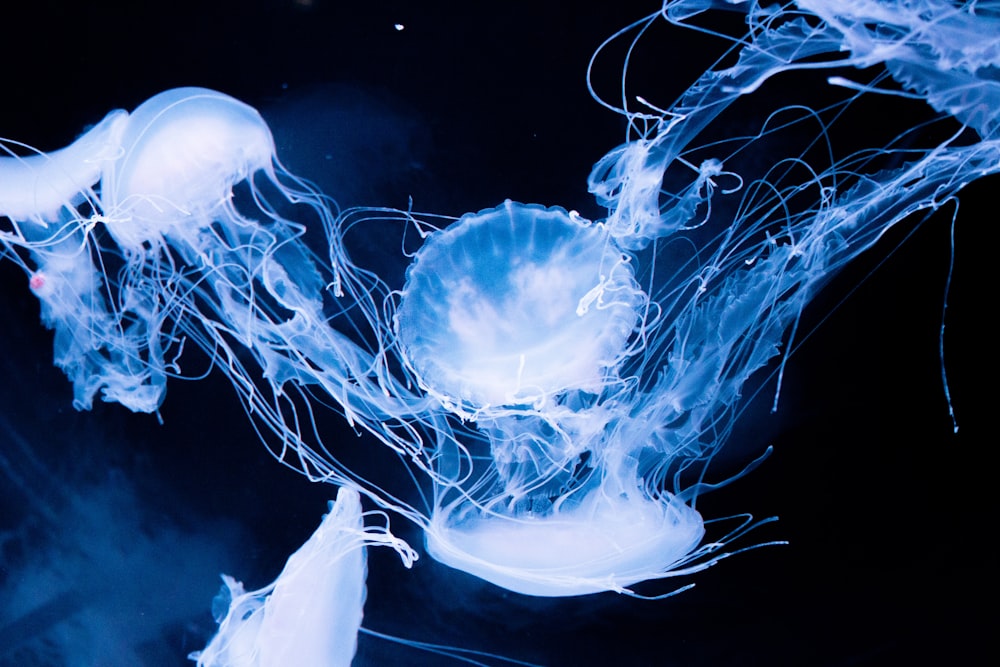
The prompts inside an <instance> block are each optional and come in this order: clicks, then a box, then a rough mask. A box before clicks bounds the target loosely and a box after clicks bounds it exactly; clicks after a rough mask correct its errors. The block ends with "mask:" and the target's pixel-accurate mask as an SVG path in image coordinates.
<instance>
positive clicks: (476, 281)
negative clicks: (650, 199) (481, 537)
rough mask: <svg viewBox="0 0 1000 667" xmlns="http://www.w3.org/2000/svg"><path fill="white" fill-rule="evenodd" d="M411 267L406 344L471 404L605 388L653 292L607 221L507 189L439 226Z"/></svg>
mask: <svg viewBox="0 0 1000 667" xmlns="http://www.w3.org/2000/svg"><path fill="white" fill-rule="evenodd" d="M406 275H407V279H406V286H405V288H404V289H403V293H402V296H401V299H400V303H399V309H398V311H397V313H396V317H395V322H394V325H395V330H396V332H397V335H398V336H399V340H400V344H401V346H402V351H403V355H404V357H405V359H406V361H407V363H408V364H409V366H410V367H411V368H412V369H413V371H414V373H415V375H416V376H417V378H418V381H419V382H420V384H421V385H422V386H423V387H424V388H426V390H427V391H428V392H430V393H431V394H433V395H434V396H436V397H438V398H439V399H440V400H441V401H442V402H443V403H444V404H445V405H449V406H454V407H455V408H456V409H461V408H462V407H464V408H466V409H469V410H471V411H472V412H473V413H482V412H489V410H490V409H491V408H501V407H502V406H515V405H525V404H529V405H534V406H541V405H542V404H543V403H545V402H546V401H547V400H551V398H552V397H553V396H554V395H557V394H559V393H562V392H566V391H569V390H580V391H587V392H595V393H596V392H600V390H601V387H602V386H603V385H604V384H606V383H607V382H609V381H613V378H614V375H615V371H616V369H617V368H618V366H619V365H620V364H621V362H622V360H623V359H624V357H625V356H626V350H627V343H628V341H629V338H630V337H631V336H632V334H633V331H634V329H635V326H636V323H637V321H638V319H639V315H638V312H639V310H640V309H641V307H642V305H643V304H644V302H645V295H644V294H643V292H642V290H641V289H640V288H639V286H638V285H637V284H636V282H635V280H634V279H633V276H632V268H631V265H630V263H629V258H628V257H627V256H625V255H624V254H623V253H622V251H621V250H619V249H618V248H617V247H616V246H615V244H614V242H613V241H612V240H611V238H610V237H609V236H608V235H607V234H606V233H605V231H604V228H603V227H602V226H601V225H595V224H592V223H590V222H588V221H585V220H583V219H582V218H580V217H579V216H578V215H575V214H570V213H567V212H566V211H565V210H564V209H561V208H544V207H542V206H539V205H534V204H518V203H514V202H511V201H509V200H508V201H507V202H505V203H503V204H501V205H500V206H498V207H496V208H493V209H487V210H484V211H480V212H479V213H476V214H469V215H466V216H464V217H463V218H461V219H460V220H459V221H458V222H456V223H455V224H453V225H451V226H450V227H448V228H447V229H445V230H444V231H441V232H437V233H435V234H433V235H432V236H431V237H430V238H429V239H428V241H427V242H426V244H425V245H424V246H423V248H421V249H420V251H419V252H418V253H417V256H416V257H415V259H414V262H413V264H412V265H411V266H410V267H409V269H408V270H407V274H406ZM459 406H461V407H459Z"/></svg>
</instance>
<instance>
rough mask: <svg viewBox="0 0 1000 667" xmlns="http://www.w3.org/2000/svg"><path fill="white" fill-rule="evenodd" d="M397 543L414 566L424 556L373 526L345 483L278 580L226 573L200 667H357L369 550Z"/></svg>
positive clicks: (197, 658) (405, 559)
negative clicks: (246, 585)
mask: <svg viewBox="0 0 1000 667" xmlns="http://www.w3.org/2000/svg"><path fill="white" fill-rule="evenodd" d="M371 545H383V546H390V547H392V548H393V549H395V550H396V551H397V553H399V554H400V557H401V558H402V559H403V562H404V564H406V566H407V567H410V565H411V564H412V563H413V560H414V559H416V554H415V553H414V552H413V551H412V550H410V548H409V547H408V546H407V545H406V544H405V543H404V542H402V541H401V540H398V539H396V538H395V537H393V536H392V534H391V533H389V532H388V531H387V530H378V529H368V530H366V529H365V526H364V518H363V515H362V513H361V499H360V497H359V496H358V493H357V491H354V490H352V489H347V488H341V489H340V490H339V491H338V492H337V500H336V502H333V501H331V502H330V511H329V512H328V513H327V515H326V516H325V517H323V522H322V523H321V524H320V526H319V528H318V529H316V532H315V533H313V535H312V536H311V537H310V538H309V539H308V540H307V541H306V542H305V544H303V545H302V546H301V547H300V548H299V549H298V551H296V552H295V553H293V554H292V555H291V556H289V557H288V561H287V563H286V564H285V567H284V569H283V570H282V571H281V574H280V575H278V578H277V579H276V580H275V581H274V582H273V583H271V584H269V585H268V586H265V587H264V588H262V589H260V590H256V591H250V592H246V591H244V589H243V584H242V583H240V582H238V581H236V580H235V579H233V578H232V577H229V576H225V575H224V576H223V581H224V584H225V585H224V586H223V589H222V591H221V592H220V593H219V597H218V598H217V599H216V606H217V607H225V610H224V612H223V610H222V609H220V610H219V611H220V613H219V615H218V619H217V620H218V622H219V632H218V633H217V634H216V635H215V637H213V638H212V640H211V642H209V644H208V646H206V647H205V649H204V650H202V651H198V652H195V653H192V654H191V656H190V657H191V659H192V660H195V661H196V662H197V663H198V665H199V667H209V666H212V665H219V666H225V667H251V666H255V667H269V666H272V665H273V666H280V665H317V666H318V665H330V666H331V667H334V666H338V665H344V666H347V665H350V664H351V660H352V659H353V658H354V653H355V651H356V649H357V635H358V630H359V628H360V627H361V619H362V617H363V616H364V603H365V576H366V553H365V548H366V547H367V546H371Z"/></svg>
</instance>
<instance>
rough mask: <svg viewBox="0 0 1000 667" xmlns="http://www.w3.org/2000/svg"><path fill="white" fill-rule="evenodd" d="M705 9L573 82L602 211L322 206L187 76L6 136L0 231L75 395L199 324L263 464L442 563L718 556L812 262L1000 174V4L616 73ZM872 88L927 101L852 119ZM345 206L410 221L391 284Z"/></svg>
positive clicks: (831, 5)
mask: <svg viewBox="0 0 1000 667" xmlns="http://www.w3.org/2000/svg"><path fill="white" fill-rule="evenodd" d="M717 4H718V3H713V2H705V1H704V0H673V1H668V2H666V3H664V4H663V6H662V8H661V10H660V11H659V12H657V13H656V14H654V15H652V16H649V17H647V18H646V19H643V20H641V21H638V22H636V23H635V24H633V25H632V26H630V27H628V28H626V29H624V30H622V31H620V32H618V33H616V34H615V35H613V36H612V37H611V38H609V40H608V41H607V42H606V43H605V45H603V46H602V47H601V48H600V49H599V50H598V51H597V53H596V54H595V56H594V61H593V63H592V71H595V69H596V68H597V67H598V66H599V65H600V63H601V62H602V61H603V59H604V58H605V53H606V52H608V51H610V50H611V49H610V47H612V46H615V47H617V46H619V45H624V47H625V52H626V53H627V56H626V60H625V65H624V67H623V69H622V72H621V75H620V76H619V77H618V78H619V79H620V81H621V88H620V96H621V97H620V99H616V100H613V101H608V100H607V99H605V96H603V95H602V94H601V93H600V92H599V90H598V85H597V84H596V83H592V84H591V92H592V94H593V95H594V97H595V99H597V101H598V102H600V103H601V104H604V105H605V106H607V107H608V108H610V109H611V110H613V111H614V112H615V113H618V114H620V115H621V117H622V118H623V119H624V120H625V122H626V125H627V136H626V140H625V142H624V143H623V144H621V145H620V146H618V147H616V148H614V149H612V150H611V151H609V152H608V153H607V154H606V155H605V156H604V157H602V158H601V159H599V160H598V161H597V163H596V164H595V165H594V167H593V170H592V172H591V175H590V178H589V181H588V186H589V191H590V193H591V194H592V195H593V196H594V198H595V200H596V201H597V203H598V204H599V205H600V206H601V207H603V209H604V211H605V212H606V215H603V217H597V216H595V218H596V219H594V220H587V219H585V218H584V217H583V216H581V215H580V214H578V213H575V212H573V211H568V210H565V209H563V208H558V207H546V206H541V205H537V204H519V203H514V202H505V203H503V204H501V205H499V206H497V207H495V208H491V209H487V210H484V211H481V212H479V213H472V214H468V215H465V216H462V217H460V218H459V219H458V220H457V221H451V220H450V219H446V218H442V217H438V216H434V215H424V214H420V213H418V212H415V211H412V210H407V211H396V210H390V209H379V208H368V209H351V210H346V211H343V212H338V211H337V208H336V206H335V205H334V204H333V202H332V201H330V200H329V198H327V197H326V196H324V195H323V194H322V193H320V192H319V191H318V189H317V188H315V187H314V186H312V185H311V184H310V183H308V182H306V181H305V180H303V179H301V178H298V177H296V176H294V175H293V174H291V173H289V172H288V170H286V169H284V168H283V167H282V166H281V163H280V161H279V160H278V158H277V157H276V156H275V150H274V144H273V140H272V139H271V135H270V132H269V129H268V128H267V126H266V124H265V123H264V122H263V120H262V119H261V118H260V116H259V115H258V114H257V113H256V112H255V111H254V110H253V109H252V108H250V107H248V106H247V105H245V104H243V103H241V102H238V101H236V100H234V99H233V98H230V97H228V96H226V95H223V94H221V93H216V92H213V91H208V90H204V89H192V88H184V89H176V90H171V91H168V92H166V93H162V94H161V95H158V96H156V97H154V98H152V99H150V100H149V101H148V102H146V103H145V104H143V105H141V106H140V107H139V108H138V109H136V110H135V111H134V112H133V113H131V114H126V113H125V112H113V113H112V114H111V115H109V116H108V117H107V118H106V119H105V121H104V122H102V123H101V124H99V125H98V126H96V127H95V128H94V129H92V130H91V131H90V132H89V133H87V134H85V135H84V136H83V137H82V138H81V139H80V140H78V141H77V142H76V143H74V144H73V145H72V146H70V147H69V148H67V149H66V150H64V151H60V152H57V153H53V154H50V155H42V154H37V155H29V156H24V155H21V153H23V152H24V151H23V150H19V151H15V150H13V149H14V148H16V147H15V146H13V145H11V146H10V148H9V149H8V151H9V152H10V156H9V157H4V158H0V182H2V183H5V185H0V214H2V215H4V216H6V217H7V218H9V219H10V221H11V223H10V225H9V226H8V227H5V228H4V229H3V230H0V234H2V235H0V239H2V241H3V243H4V245H5V247H6V249H7V253H6V254H7V255H8V256H10V257H11V258H12V259H13V260H14V261H16V262H18V263H20V264H21V266H22V267H23V268H24V269H25V271H26V272H27V273H28V275H29V284H30V285H31V287H32V289H33V290H34V291H35V293H36V294H37V295H38V296H39V298H40V299H41V300H42V302H43V318H44V319H45V321H46V323H47V324H48V325H49V326H50V327H52V328H54V329H55V330H56V360H57V363H58V364H59V365H60V366H61V367H62V368H63V369H64V370H65V371H66V373H67V374H68V375H69V377H70V378H71V380H72V381H73V382H74V385H75V387H76V396H77V399H76V404H77V406H78V407H87V406H88V405H90V402H91V400H92V398H93V396H94V395H96V392H98V391H101V392H102V395H103V397H104V398H105V399H106V400H110V401H117V402H120V403H123V404H124V405H126V406H127V407H130V408H132V409H134V410H141V411H155V410H156V409H157V408H158V406H159V405H160V403H161V401H162V400H163V396H164V394H163V392H164V387H165V382H166V379H167V378H169V377H171V376H183V377H199V376H201V375H203V374H204V373H205V372H207V370H206V369H198V370H197V371H196V372H192V371H190V370H185V371H182V369H181V361H182V360H181V353H182V352H183V349H184V347H185V346H186V345H195V346H197V347H199V348H201V349H202V350H204V351H205V352H206V353H207V354H208V356H209V358H210V359H211V360H212V361H211V363H212V365H213V366H214V367H215V368H217V369H219V370H221V371H222V372H223V373H225V374H226V375H227V376H228V378H229V379H230V380H231V382H232V384H233V385H234V387H235V389H236V391H237V392H238V394H239V396H240V397H241V399H242V400H243V402H244V405H245V407H246V411H247V414H248V417H249V418H250V419H251V420H253V422H254V424H255V426H256V428H257V429H258V432H259V433H260V434H261V436H262V438H263V439H264V440H265V442H266V443H267V445H268V447H269V448H270V450H271V452H272V453H273V454H274V456H275V457H276V458H277V459H279V460H280V461H282V462H283V463H285V464H286V465H289V466H291V467H293V468H295V469H297V470H299V471H301V472H302V473H304V474H305V475H307V476H308V477H309V478H310V479H312V480H319V481H329V482H334V483H337V484H342V485H345V486H348V487H351V488H355V489H358V490H360V491H361V492H363V493H365V494H366V495H367V496H369V497H370V498H371V499H372V500H374V501H375V502H377V503H379V504H380V505H382V506H383V507H385V508H387V509H389V510H392V511H395V512H399V513H401V514H402V515H404V516H406V517H407V518H409V519H410V520H412V521H414V522H415V523H416V524H418V525H419V526H420V527H421V528H423V529H424V531H425V532H426V543H427V549H428V551H429V552H430V553H431V554H432V555H433V556H434V557H435V558H437V559H438V560H440V561H442V562H444V563H446V564H448V565H451V566H453V567H455V568H458V569H461V570H464V571H466V572H469V573H471V574H474V575H476V576H479V577H481V578H483V579H486V580H488V581H491V582H493V583H495V584H497V585H500V586H503V587H505V588H508V589H510V590H514V591H518V592H521V593H526V594H530V595H536V596H572V595H581V594H587V593H593V592H597V591H606V590H611V591H618V592H625V593H632V592H633V591H632V588H631V587H633V586H634V585H635V584H637V583H639V582H642V581H646V580H651V579H658V578H665V577H673V576H677V575H680V574H686V573H691V572H695V571H698V570H701V569H704V568H706V567H709V566H711V565H713V564H715V563H717V562H718V561H719V560H720V559H721V558H723V557H725V556H726V555H727V554H729V553H732V552H733V549H734V548H736V547H733V546H732V543H733V541H734V540H736V539H737V538H738V537H740V536H741V535H743V534H745V533H746V532H747V531H748V530H750V529H751V528H752V527H753V526H754V525H756V524H755V523H754V521H753V519H752V518H750V517H748V516H737V517H731V518H730V520H728V521H724V520H716V519H710V520H708V521H706V520H705V519H703V517H702V516H701V514H700V512H699V511H698V509H697V500H698V497H699V496H700V494H702V493H703V492H705V491H707V490H711V489H713V488H716V487H718V486H720V485H721V484H724V483H726V482H727V481H731V480H733V479H736V478H738V477H740V476H741V474H742V473H743V472H744V471H745V470H748V469H749V468H751V467H753V466H754V465H755V464H756V463H757V462H758V461H759V460H760V458H758V459H756V460H754V461H751V462H750V463H749V464H748V465H747V467H746V468H745V469H744V470H743V471H741V470H737V471H736V472H729V473H726V474H722V475H721V476H717V473H716V468H714V467H713V465H712V464H713V463H714V462H715V460H716V459H717V458H718V456H719V454H720V452H721V451H722V449H723V447H724V445H725V444H726V442H727V439H728V437H729V435H730V433H731V431H732V429H733V425H734V423H735V420H736V419H737V418H738V416H739V414H740V411H741V409H742V400H741V399H743V394H744V391H745V389H746V387H747V386H748V385H747V383H748V381H750V380H751V378H754V377H755V376H757V375H758V374H760V373H761V372H766V369H767V368H769V367H772V368H775V367H776V368H775V372H776V373H777V375H778V376H779V378H780V373H781V368H782V364H783V363H784V360H785V359H787V356H788V354H789V350H790V349H791V348H792V346H793V344H794V341H795V336H796V334H797V323H798V321H799V318H800V316H801V313H802V311H803V309H804V308H805V306H806V304H807V303H809V301H810V300H811V299H812V298H813V297H814V296H815V294H816V293H817V292H818V291H819V290H820V289H821V288H822V287H823V285H824V284H825V283H826V282H827V281H828V280H829V279H830V278H831V276H833V275H834V274H836V273H837V271H839V270H840V269H841V268H842V267H844V266H845V265H846V264H847V263H848V262H850V261H851V260H852V259H854V258H856V257H857V256H858V255H859V254H861V253H863V252H865V251H866V250H867V249H869V248H871V247H872V246H873V244H874V243H875V242H876V241H877V240H878V239H879V237H880V236H882V235H883V234H885V232H886V231H887V230H889V229H890V228H892V227H893V226H894V225H896V224H897V223H899V222H900V221H902V220H904V219H908V218H910V217H911V216H912V215H914V214H917V213H920V212H922V211H924V212H929V211H933V210H935V209H938V208H940V207H942V206H944V205H945V204H946V203H948V202H949V201H952V200H953V198H954V196H955V194H956V193H957V192H958V191H959V190H960V189H961V188H962V187H963V186H964V185H965V184H967V183H969V182H970V181H972V180H974V179H976V178H980V177H982V176H985V175H987V174H991V173H995V172H996V171H997V170H998V165H1000V145H998V137H997V129H998V124H997V116H996V113H997V111H996V110H997V109H998V108H1000V87H998V85H997V80H996V72H997V68H998V66H1000V55H998V54H1000V48H998V43H997V39H998V38H997V37H996V35H998V34H1000V31H998V30H997V26H998V18H997V13H998V12H997V9H998V6H997V4H996V3H993V2H987V3H972V4H969V5H964V6H955V5H952V4H950V3H947V2H943V1H940V0H926V1H924V2H914V3H888V2H885V3H878V2H871V3H837V2H812V1H810V2H801V3H799V4H798V5H791V4H789V5H786V6H770V5H769V6H762V5H760V4H758V3H755V2H747V3H739V4H733V5H731V6H730V5H727V7H729V8H731V9H736V10H738V11H742V12H744V13H745V14H746V26H747V30H746V34H745V35H742V36H740V37H738V38H729V39H730V43H731V48H730V50H729V52H728V53H727V54H726V55H725V56H724V57H723V58H722V59H720V60H719V62H718V63H717V65H716V66H714V67H713V68H711V69H710V70H709V71H707V72H706V73H705V74H704V75H702V76H701V77H700V78H698V80H697V81H695V82H694V83H693V84H692V85H691V86H690V87H689V88H688V89H687V91H686V92H684V93H683V94H682V95H681V96H680V97H679V98H678V99H677V100H676V101H674V102H673V103H657V102H656V101H655V98H654V94H655V90H654V91H647V90H642V91H640V92H639V93H635V92H633V90H632V81H633V80H634V79H635V78H636V77H633V75H632V74H633V68H634V67H635V59H636V58H637V54H638V53H639V51H640V50H641V47H642V45H643V41H644V38H645V36H646V35H647V34H648V32H649V31H650V29H651V28H652V26H653V25H654V24H656V23H657V22H660V21H666V22H669V23H670V24H673V25H676V26H680V27H684V28H690V29H693V30H702V31H708V29H707V28H704V27H702V26H700V25H699V21H700V20H701V15H702V14H703V13H705V12H706V11H708V10H710V9H713V8H715V6H716V5H717ZM817 70H818V71H819V72H824V73H825V72H830V76H829V77H828V78H827V79H826V82H825V83H826V84H828V85H827V86H826V88H829V89H830V90H828V91H825V92H829V93H831V94H837V95H839V97H836V98H835V99H832V100H828V99H827V98H826V97H825V95H824V97H823V98H822V99H821V100H820V103H818V104H814V105H813V106H808V105H806V104H804V103H794V104H789V103H787V102H784V101H781V100H775V105H774V109H773V111H772V112H771V113H769V114H767V115H766V116H765V117H764V118H763V119H762V120H761V122H759V123H758V124H756V125H752V124H748V121H747V119H745V118H743V117H741V115H740V109H741V105H742V104H744V103H746V101H747V100H750V99H753V100H759V99H760V98H761V97H764V98H767V94H768V83H769V82H770V81H771V80H772V79H776V78H780V77H781V76H790V75H791V74H792V73H794V72H799V73H808V72H810V71H817ZM875 70H877V72H876V73H874V74H873V73H872V72H873V71H875ZM855 75H856V76H855ZM852 77H853V78H852ZM887 99H891V100H893V101H901V102H912V104H913V105H915V106H917V107H919V108H920V109H924V108H925V104H924V103H926V106H929V107H930V108H931V109H932V110H933V111H934V112H935V114H936V115H935V117H932V118H928V120H927V121H926V122H923V123H918V124H916V125H915V127H913V128H912V129H910V130H908V131H907V132H904V133H903V134H901V135H893V136H888V137H881V138H875V139H871V138H869V137H860V138H859V137H855V136H851V135H852V134H853V130H854V128H856V127H857V126H858V125H857V118H856V117H855V116H860V117H861V119H862V120H864V119H865V117H866V114H870V113H871V107H870V106H869V103H870V102H871V101H872V100H887ZM852 117H855V118H854V119H853V120H851V119H852ZM737 121H738V122H737ZM733 127H736V128H738V129H737V130H732V129H731V128H733ZM845 135H847V136H846V139H845ZM7 184H9V185H7ZM364 229H368V230H375V231H374V232H370V233H373V234H377V235H378V236H379V237H380V238H385V239H395V238H397V237H399V238H402V239H403V240H402V241H400V242H399V248H400V249H401V250H402V252H403V254H404V255H407V254H408V253H409V252H410V251H411V249H412V247H411V245H410V243H412V242H413V239H414V238H415V237H416V238H419V239H421V240H422V243H421V244H420V247H419V249H417V250H416V251H415V253H414V255H413V259H412V263H411V264H410V266H409V268H408V269H407V271H406V277H405V284H404V285H403V286H402V287H401V288H400V289H391V288H390V287H389V285H388V283H387V282H386V280H383V279H382V278H381V277H380V276H379V275H378V273H377V271H376V270H375V269H373V268H371V267H366V266H364V265H363V264H362V263H361V262H359V261H356V260H355V259H354V258H353V257H352V254H351V252H350V251H349V247H350V243H349V239H350V237H351V236H352V235H353V234H355V233H358V232H359V231H360V230H364ZM387 242H393V243H395V242H396V241H395V240H393V241H387ZM318 244H322V245H323V246H324V247H323V249H322V250H323V251H322V253H320V252H318V251H317V250H316V248H317V247H318ZM776 399H777V395H776ZM326 411H334V412H335V413H339V414H340V415H342V416H343V418H345V419H346V420H347V422H348V423H349V424H350V425H351V426H352V427H354V428H356V429H357V430H358V431H363V432H366V433H367V434H370V435H371V436H374V438H375V440H377V441H378V442H380V443H381V444H382V445H384V447H383V448H381V449H382V451H381V452H380V453H373V454H372V455H373V456H374V457H380V458H378V460H379V463H378V464H377V465H376V466H374V469H368V468H367V467H365V465H364V464H363V463H361V462H359V461H358V456H357V451H358V450H359V449H363V448H366V447H368V446H369V445H370V443H371V441H370V439H359V440H358V441H357V442H354V443H350V442H342V441H337V442H334V441H332V439H326V440H325V439H324V437H323V428H322V426H321V422H322V418H321V415H322V413H323V412H326ZM383 463H386V464H388V466H391V467H394V472H398V471H399V470H402V473H403V474H402V475H390V474H389V472H387V470H386V469H384V467H383ZM398 478H402V479H403V480H404V481H403V487H398V486H397V485H396V484H397V481H398ZM737 550H738V549H737Z"/></svg>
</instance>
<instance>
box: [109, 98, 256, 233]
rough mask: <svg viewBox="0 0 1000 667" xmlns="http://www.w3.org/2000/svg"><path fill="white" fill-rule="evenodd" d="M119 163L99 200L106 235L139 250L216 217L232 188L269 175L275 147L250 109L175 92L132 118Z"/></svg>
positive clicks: (225, 100) (140, 109)
mask: <svg viewBox="0 0 1000 667" xmlns="http://www.w3.org/2000/svg"><path fill="white" fill-rule="evenodd" d="M120 141H121V146H122V155H121V157H120V158H119V159H117V160H115V161H114V162H112V163H109V164H108V165H107V168H106V169H105V171H104V175H103V180H102V189H101V197H102V202H103V205H104V216H105V218H106V221H107V227H108V230H109V231H110V232H111V234H112V235H113V237H114V238H115V241H116V242H117V243H119V244H120V245H121V246H122V247H124V248H133V249H138V248H141V246H142V243H143V242H149V241H151V240H153V239H156V238H159V237H161V236H162V235H163V234H167V233H180V232H181V231H182V229H183V226H185V225H191V222H190V221H191V220H194V221H196V222H201V223H204V222H205V221H207V220H212V219H213V218H214V217H217V216H218V215H219V210H220V209H221V208H223V207H225V206H226V205H227V204H228V203H229V200H230V198H231V197H232V191H233V187H234V186H235V185H236V184H237V183H239V182H241V181H244V180H247V179H248V178H250V177H251V176H252V175H253V174H254V173H256V172H258V171H263V172H265V173H267V174H269V175H271V176H272V178H273V174H274V168H273V159H274V154H275V150H274V140H273V139H272V137H271V131H270V129H269V128H268V127H267V124H266V123H265V122H264V119H263V118H261V116H260V114H259V113H258V112H257V111H256V110H255V109H254V108H253V107H251V106H249V105H247V104H244V103H243V102H240V101H238V100H236V99H234V98H232V97H230V96H228V95H225V94H223V93H219V92H216V91H214V90H209V89H206V88H175V89H172V90H168V91H166V92H163V93H160V94H158V95H155V96H154V97H151V98H150V99H149V100H147V101H146V102H143V103H142V104H141V105H140V106H139V107H138V108H136V110H135V111H133V112H132V114H131V115H130V116H129V119H128V123H127V126H126V127H125V130H124V132H123V133H122V136H121V138H120Z"/></svg>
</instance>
